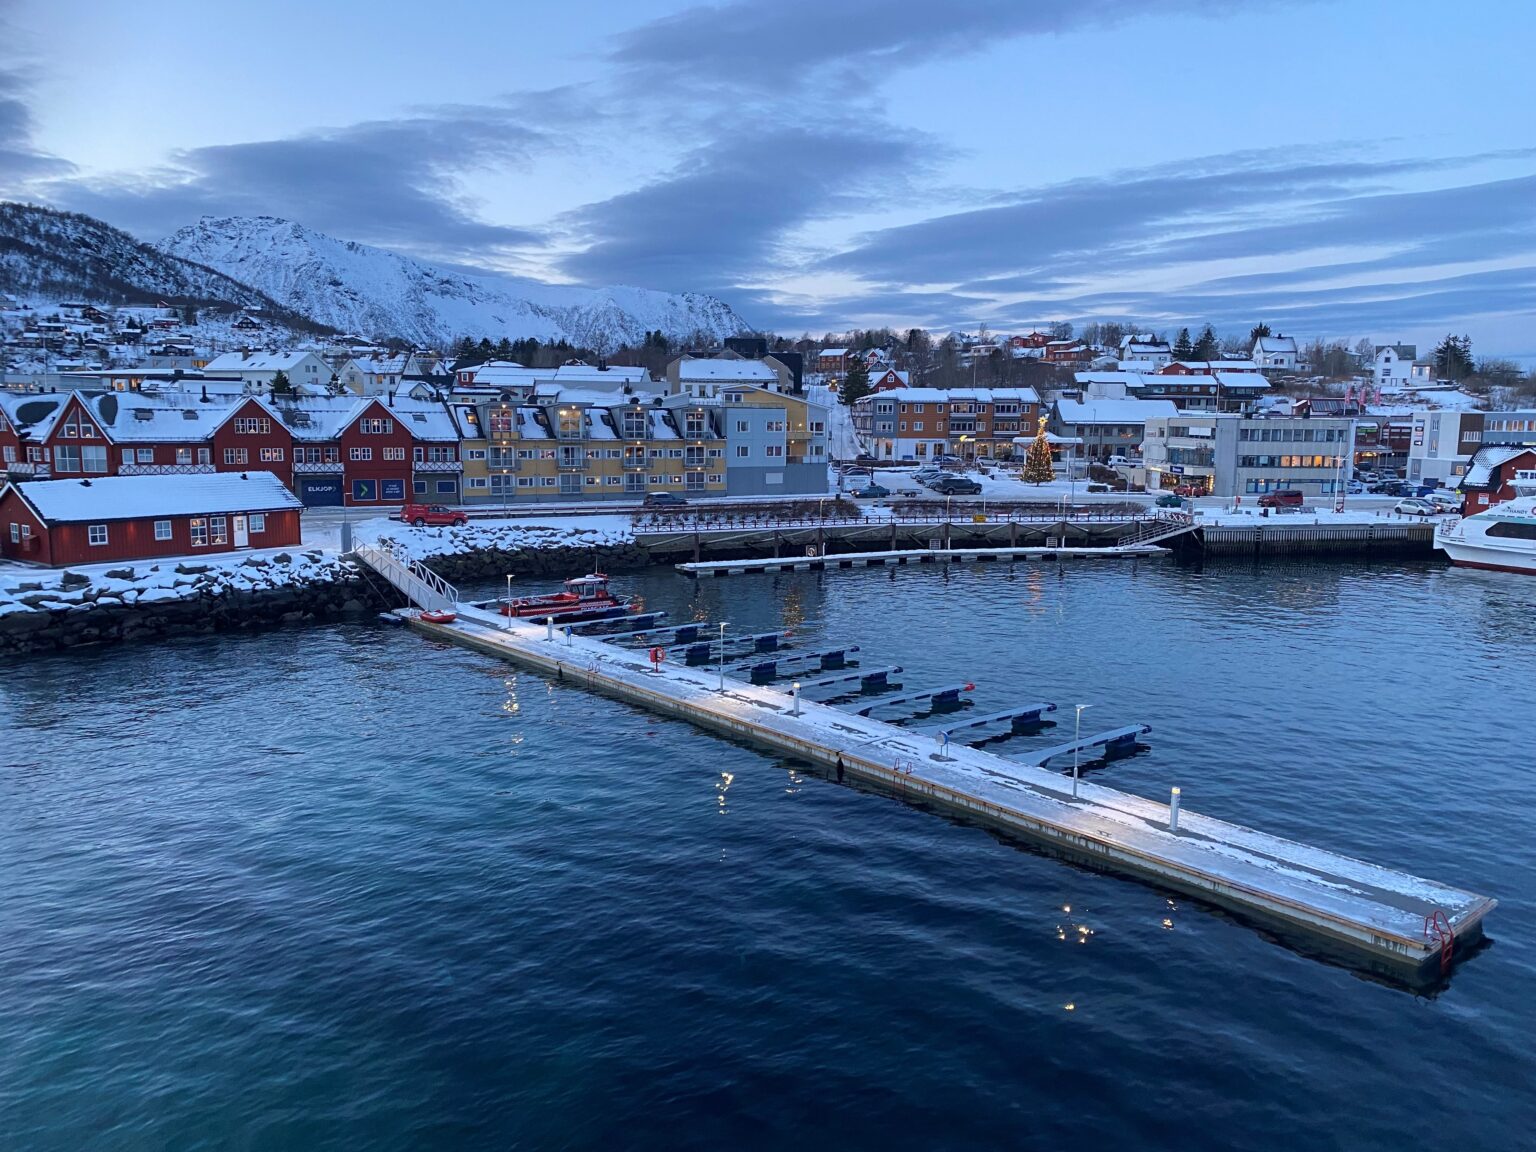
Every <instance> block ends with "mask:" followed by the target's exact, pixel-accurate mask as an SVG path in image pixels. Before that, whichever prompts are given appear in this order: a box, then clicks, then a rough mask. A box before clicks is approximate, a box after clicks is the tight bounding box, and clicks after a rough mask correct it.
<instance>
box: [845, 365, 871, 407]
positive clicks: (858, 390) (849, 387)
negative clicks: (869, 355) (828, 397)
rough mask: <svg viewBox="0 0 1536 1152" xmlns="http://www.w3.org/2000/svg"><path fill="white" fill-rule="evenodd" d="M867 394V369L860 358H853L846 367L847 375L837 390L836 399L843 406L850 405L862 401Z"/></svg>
mask: <svg viewBox="0 0 1536 1152" xmlns="http://www.w3.org/2000/svg"><path fill="white" fill-rule="evenodd" d="M869 393H870V387H869V368H868V367H867V366H866V365H865V363H864V358H863V357H862V356H855V357H854V358H853V362H852V363H851V364H850V365H849V366H848V375H847V376H845V377H843V383H842V386H841V387H840V388H838V390H837V398H838V399H839V400H841V401H842V402H843V403H844V404H849V405H851V404H852V403H853V402H854V401H855V400H859V399H862V398H863V397H865V396H868V395H869Z"/></svg>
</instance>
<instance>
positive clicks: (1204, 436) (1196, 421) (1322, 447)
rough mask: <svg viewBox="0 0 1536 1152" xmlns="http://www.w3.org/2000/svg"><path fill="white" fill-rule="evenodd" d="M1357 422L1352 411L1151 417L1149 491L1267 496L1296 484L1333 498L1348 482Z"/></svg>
mask: <svg viewBox="0 0 1536 1152" xmlns="http://www.w3.org/2000/svg"><path fill="white" fill-rule="evenodd" d="M1354 423H1355V422H1354V421H1353V420H1352V419H1349V418H1347V417H1340V418H1329V417H1313V418H1311V419H1305V418H1295V417H1281V418H1275V417H1263V416H1238V415H1230V414H1225V413H1221V414H1218V413H1214V412H1209V413H1208V412H1199V413H1196V412H1182V413H1180V414H1179V415H1177V416H1167V417H1163V416H1160V417H1156V418H1154V419H1150V420H1148V421H1147V423H1146V439H1145V440H1144V441H1143V452H1144V458H1145V461H1146V470H1147V488H1148V489H1149V490H1154V491H1155V490H1158V489H1169V488H1176V487H1178V486H1179V485H1181V484H1195V485H1197V486H1201V487H1204V488H1205V489H1206V490H1207V491H1208V492H1210V494H1211V495H1213V496H1260V495H1263V494H1264V493H1265V492H1274V491H1277V490H1278V489H1281V488H1295V489H1297V490H1299V491H1301V492H1302V493H1303V494H1305V495H1307V496H1311V497H1318V496H1331V495H1333V494H1334V493H1335V492H1337V490H1338V486H1339V483H1340V482H1341V480H1342V481H1348V479H1349V476H1350V471H1351V469H1350V462H1351V461H1352V460H1353V458H1354Z"/></svg>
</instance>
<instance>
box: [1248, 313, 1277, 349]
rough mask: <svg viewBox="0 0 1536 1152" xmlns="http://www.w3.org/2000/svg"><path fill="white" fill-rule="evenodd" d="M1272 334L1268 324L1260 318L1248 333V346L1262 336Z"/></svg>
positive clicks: (1252, 344) (1255, 342) (1251, 345)
mask: <svg viewBox="0 0 1536 1152" xmlns="http://www.w3.org/2000/svg"><path fill="white" fill-rule="evenodd" d="M1273 335H1274V333H1273V332H1271V331H1270V330H1269V325H1268V324H1266V323H1264V322H1263V321H1262V320H1261V321H1259V322H1258V323H1257V324H1255V325H1254V326H1253V328H1252V329H1251V330H1250V331H1249V333H1248V347H1250V348H1252V347H1253V346H1254V345H1255V344H1257V343H1258V342H1259V340H1260V338H1262V337H1264V336H1273Z"/></svg>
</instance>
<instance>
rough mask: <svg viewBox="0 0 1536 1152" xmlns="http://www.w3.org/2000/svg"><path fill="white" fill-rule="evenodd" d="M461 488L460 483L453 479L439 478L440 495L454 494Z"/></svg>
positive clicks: (438, 491) (438, 488) (438, 490)
mask: <svg viewBox="0 0 1536 1152" xmlns="http://www.w3.org/2000/svg"><path fill="white" fill-rule="evenodd" d="M458 490H459V486H458V483H457V482H456V481H453V480H439V481H438V482H437V494H438V495H439V496H452V495H453V494H454V493H455V492H457V491H458Z"/></svg>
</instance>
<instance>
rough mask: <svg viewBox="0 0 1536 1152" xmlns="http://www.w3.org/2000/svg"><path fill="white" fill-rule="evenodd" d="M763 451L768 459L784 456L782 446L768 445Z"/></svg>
mask: <svg viewBox="0 0 1536 1152" xmlns="http://www.w3.org/2000/svg"><path fill="white" fill-rule="evenodd" d="M764 451H765V453H766V454H767V455H768V456H770V457H774V456H783V455H784V445H782V444H770V445H768V447H767V448H766V449H765V450H764Z"/></svg>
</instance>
